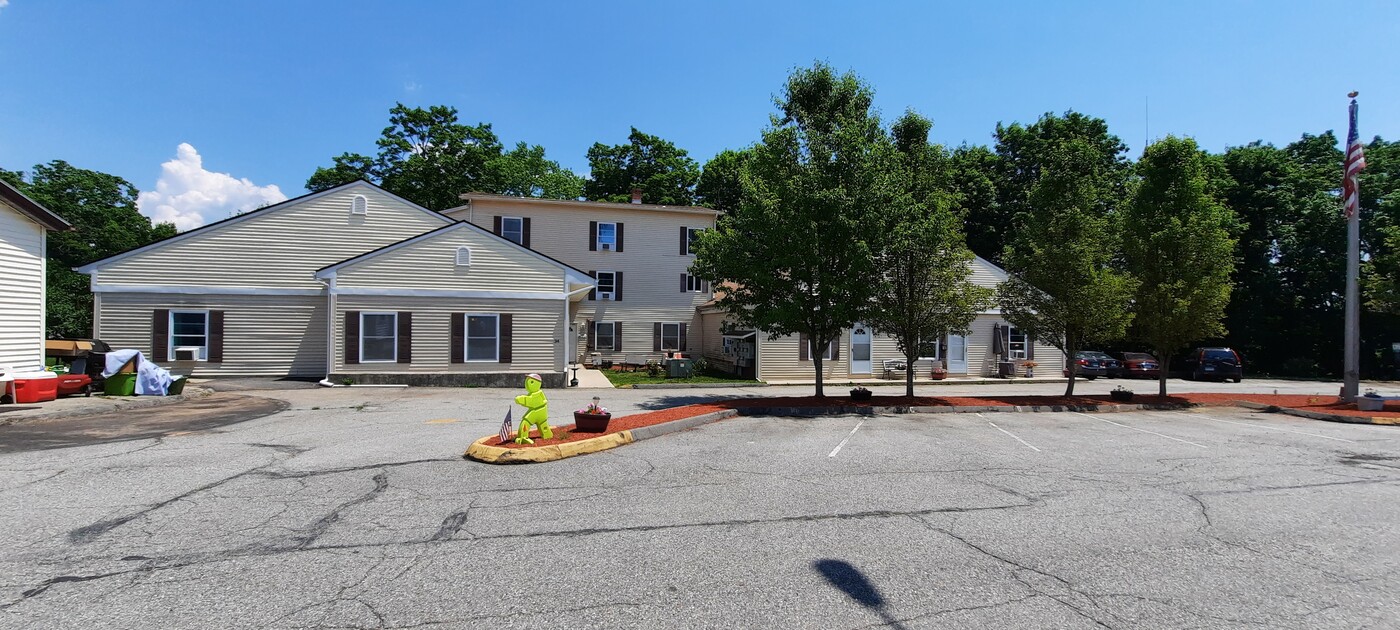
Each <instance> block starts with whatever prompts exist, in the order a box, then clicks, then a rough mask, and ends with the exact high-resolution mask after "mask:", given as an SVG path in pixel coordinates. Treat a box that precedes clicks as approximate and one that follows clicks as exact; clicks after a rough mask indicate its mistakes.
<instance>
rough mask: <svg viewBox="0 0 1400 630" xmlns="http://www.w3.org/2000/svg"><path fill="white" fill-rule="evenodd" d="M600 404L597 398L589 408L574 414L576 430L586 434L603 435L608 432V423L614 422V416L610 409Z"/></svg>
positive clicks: (594, 398) (595, 397)
mask: <svg viewBox="0 0 1400 630" xmlns="http://www.w3.org/2000/svg"><path fill="white" fill-rule="evenodd" d="M598 403H599V399H598V397H597V396H594V397H593V402H591V403H589V404H588V406H587V407H584V408H583V409H579V410H577V411H575V412H574V430H575V431H581V432H584V433H603V432H604V431H607V430H608V421H609V420H612V414H611V413H609V412H608V408H607V407H604V406H602V405H600V404H598Z"/></svg>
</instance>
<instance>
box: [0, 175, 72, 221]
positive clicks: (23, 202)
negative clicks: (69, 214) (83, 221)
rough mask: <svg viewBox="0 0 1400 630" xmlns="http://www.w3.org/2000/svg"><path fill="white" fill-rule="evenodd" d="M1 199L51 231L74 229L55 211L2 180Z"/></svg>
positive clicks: (0, 181)
mask: <svg viewBox="0 0 1400 630" xmlns="http://www.w3.org/2000/svg"><path fill="white" fill-rule="evenodd" d="M0 199H4V200H5V201H7V202H9V204H10V205H11V206H14V208H15V209H16V210H19V212H20V214H23V215H24V216H27V217H29V218H30V219H33V220H34V222H35V223H38V224H39V225H42V226H44V227H46V228H48V229H50V230H59V231H65V230H71V229H73V224H71V223H69V222H67V221H65V220H64V219H63V217H61V216H58V214H57V213H55V212H54V211H53V210H50V209H48V208H45V207H43V206H41V205H39V202H37V201H34V200H33V199H30V198H29V197H27V196H25V194H24V193H22V192H20V191H19V189H18V188H15V187H14V186H11V185H10V184H9V182H6V181H5V180H3V179H0Z"/></svg>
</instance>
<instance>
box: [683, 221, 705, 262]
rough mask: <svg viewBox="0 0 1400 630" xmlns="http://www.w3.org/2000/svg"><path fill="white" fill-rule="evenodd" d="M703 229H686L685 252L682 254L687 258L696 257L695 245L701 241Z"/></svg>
mask: <svg viewBox="0 0 1400 630" xmlns="http://www.w3.org/2000/svg"><path fill="white" fill-rule="evenodd" d="M704 231H705V230H704V229H703V228H685V251H683V252H681V253H682V254H685V255H687V256H693V255H695V243H696V241H699V240H700V233H701V232H704Z"/></svg>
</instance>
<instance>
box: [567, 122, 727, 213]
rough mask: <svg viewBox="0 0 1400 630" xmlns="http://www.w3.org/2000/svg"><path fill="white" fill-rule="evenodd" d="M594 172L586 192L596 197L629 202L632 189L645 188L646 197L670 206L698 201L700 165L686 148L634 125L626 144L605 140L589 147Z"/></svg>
mask: <svg viewBox="0 0 1400 630" xmlns="http://www.w3.org/2000/svg"><path fill="white" fill-rule="evenodd" d="M588 166H589V169H590V171H591V172H590V175H589V177H588V180H587V181H586V182H585V183H584V185H583V194H584V196H585V197H587V198H588V199H590V200H593V201H612V202H618V203H626V202H628V201H631V200H632V189H633V188H640V189H642V201H643V202H646V203H656V204H664V205H670V206H691V205H695V183H696V181H698V180H699V179H700V166H699V165H698V164H696V163H695V160H693V159H691V158H690V156H689V154H687V153H686V152H685V150H684V149H680V148H677V147H676V145H674V144H672V143H670V142H668V141H666V140H663V139H661V138H659V137H657V136H653V135H648V134H645V133H642V132H640V131H638V130H637V128H636V127H633V128H632V133H630V134H628V136H627V143H626V144H618V145H613V146H608V145H605V144H603V143H601V142H598V143H595V144H594V145H593V146H592V147H590V148H589V149H588Z"/></svg>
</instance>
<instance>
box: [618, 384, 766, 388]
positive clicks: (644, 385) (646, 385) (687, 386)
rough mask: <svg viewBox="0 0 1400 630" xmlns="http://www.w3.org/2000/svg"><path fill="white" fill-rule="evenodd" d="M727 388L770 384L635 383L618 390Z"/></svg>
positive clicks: (621, 386)
mask: <svg viewBox="0 0 1400 630" xmlns="http://www.w3.org/2000/svg"><path fill="white" fill-rule="evenodd" d="M726 387H733V388H739V387H768V383H676V384H675V385H668V384H666V383H634V384H632V385H619V386H618V387H617V389H707V388H717V389H723V388H726Z"/></svg>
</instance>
